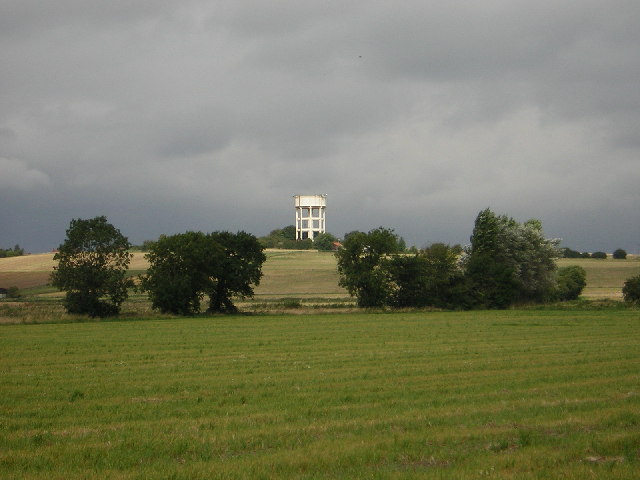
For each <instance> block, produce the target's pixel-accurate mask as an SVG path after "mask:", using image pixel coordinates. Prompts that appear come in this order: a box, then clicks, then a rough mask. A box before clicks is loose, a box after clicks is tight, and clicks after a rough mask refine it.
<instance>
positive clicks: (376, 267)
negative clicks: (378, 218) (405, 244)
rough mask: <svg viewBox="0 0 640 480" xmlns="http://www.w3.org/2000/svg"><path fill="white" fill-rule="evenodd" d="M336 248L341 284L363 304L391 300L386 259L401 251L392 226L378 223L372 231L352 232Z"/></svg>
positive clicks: (368, 304)
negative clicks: (385, 226) (388, 226)
mask: <svg viewBox="0 0 640 480" xmlns="http://www.w3.org/2000/svg"><path fill="white" fill-rule="evenodd" d="M342 247H343V248H341V249H340V250H338V251H337V252H336V258H337V259H338V273H339V274H340V286H342V287H344V288H346V289H347V290H348V291H349V293H350V294H351V295H353V296H355V297H356V299H357V303H358V305H359V306H361V307H381V306H384V305H387V304H388V301H389V296H390V295H391V278H390V274H389V269H388V268H386V261H387V258H388V256H389V255H391V254H394V253H397V252H398V238H397V236H396V235H395V234H394V233H393V230H390V229H387V228H383V227H379V228H376V229H374V230H371V231H369V233H362V232H351V233H350V234H349V235H348V236H347V237H346V239H345V241H344V242H343V244H342Z"/></svg>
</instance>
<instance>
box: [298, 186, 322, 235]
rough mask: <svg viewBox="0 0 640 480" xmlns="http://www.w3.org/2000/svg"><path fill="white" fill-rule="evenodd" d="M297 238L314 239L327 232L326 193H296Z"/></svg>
mask: <svg viewBox="0 0 640 480" xmlns="http://www.w3.org/2000/svg"><path fill="white" fill-rule="evenodd" d="M293 198H294V206H295V209H296V223H295V225H296V240H306V239H307V238H310V239H311V240H313V239H314V238H316V237H317V236H318V235H320V234H321V233H325V219H326V215H325V210H326V208H327V196H326V195H294V196H293Z"/></svg>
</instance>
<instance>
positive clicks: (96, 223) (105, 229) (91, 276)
mask: <svg viewBox="0 0 640 480" xmlns="http://www.w3.org/2000/svg"><path fill="white" fill-rule="evenodd" d="M66 233H67V238H66V240H65V241H64V243H63V244H62V245H60V247H59V249H58V252H57V253H56V254H55V255H54V257H53V259H54V260H56V261H57V262H58V265H57V266H54V268H53V273H52V274H51V284H52V285H53V286H55V287H57V288H59V289H60V290H62V291H65V292H66V296H65V301H64V305H65V308H66V310H67V311H68V312H69V313H79V314H87V315H90V316H92V317H104V316H109V315H115V314H117V313H119V312H120V306H121V305H122V302H124V301H125V300H126V299H127V297H128V292H127V288H128V287H130V286H132V282H131V281H130V280H129V279H127V278H126V273H127V269H128V267H129V262H130V260H131V254H130V253H129V247H130V244H129V241H128V240H127V238H126V237H125V236H123V235H122V233H120V230H118V229H117V228H116V227H114V226H113V225H111V224H110V223H108V222H107V218H106V217H104V216H100V217H95V218H93V219H90V220H82V219H74V220H71V223H70V225H69V228H68V229H67V232H66Z"/></svg>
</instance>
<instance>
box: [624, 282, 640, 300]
mask: <svg viewBox="0 0 640 480" xmlns="http://www.w3.org/2000/svg"><path fill="white" fill-rule="evenodd" d="M622 296H623V298H624V300H625V302H629V303H635V304H636V305H638V304H640V275H636V276H635V277H631V278H629V279H627V281H626V282H624V286H623V287H622Z"/></svg>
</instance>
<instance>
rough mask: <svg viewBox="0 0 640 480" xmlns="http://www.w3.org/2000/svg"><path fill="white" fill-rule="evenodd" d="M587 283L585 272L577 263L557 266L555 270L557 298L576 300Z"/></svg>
mask: <svg viewBox="0 0 640 480" xmlns="http://www.w3.org/2000/svg"><path fill="white" fill-rule="evenodd" d="M586 285H587V272H586V271H585V269H584V268H582V267H579V266H577V265H571V266H568V267H562V268H559V269H558V271H557V272H556V292H557V297H558V300H561V301H566V300H576V299H577V298H578V297H579V296H580V294H581V293H582V290H583V289H584V287H585V286H586Z"/></svg>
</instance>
